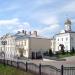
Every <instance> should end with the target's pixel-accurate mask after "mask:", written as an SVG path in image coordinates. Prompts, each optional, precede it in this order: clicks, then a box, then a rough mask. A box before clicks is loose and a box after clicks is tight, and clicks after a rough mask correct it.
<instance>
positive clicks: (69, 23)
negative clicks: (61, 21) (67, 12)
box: [65, 19, 71, 32]
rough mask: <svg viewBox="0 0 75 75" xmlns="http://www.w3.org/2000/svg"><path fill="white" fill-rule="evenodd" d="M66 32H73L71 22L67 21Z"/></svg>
mask: <svg viewBox="0 0 75 75" xmlns="http://www.w3.org/2000/svg"><path fill="white" fill-rule="evenodd" d="M65 32H71V20H70V19H67V20H66V21H65Z"/></svg>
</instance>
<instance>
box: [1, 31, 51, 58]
mask: <svg viewBox="0 0 75 75" xmlns="http://www.w3.org/2000/svg"><path fill="white" fill-rule="evenodd" d="M2 40H6V41H7V44H6V45H5V50H4V46H3V45H2V44H1V41H2ZM20 48H21V49H24V50H23V56H24V57H26V58H32V57H33V58H36V57H37V56H39V55H41V56H42V54H43V53H44V52H46V51H48V50H49V49H50V39H47V38H43V37H40V36H38V35H37V31H34V32H33V33H31V32H29V33H28V34H27V32H26V31H24V30H22V32H20V31H18V32H17V33H16V34H15V35H11V34H6V35H4V36H3V37H1V39H0V52H1V51H4V52H5V56H6V57H7V58H11V57H15V56H17V55H18V56H19V55H20V53H19V49H20Z"/></svg>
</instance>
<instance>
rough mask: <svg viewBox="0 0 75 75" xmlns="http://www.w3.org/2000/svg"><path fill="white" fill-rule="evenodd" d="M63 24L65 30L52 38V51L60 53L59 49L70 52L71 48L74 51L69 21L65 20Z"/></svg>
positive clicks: (74, 37)
mask: <svg viewBox="0 0 75 75" xmlns="http://www.w3.org/2000/svg"><path fill="white" fill-rule="evenodd" d="M64 24H65V29H64V30H63V31H61V32H60V33H59V34H56V35H55V37H54V39H55V44H54V45H53V46H54V47H53V48H55V49H53V48H52V49H53V50H55V51H60V50H61V48H63V49H64V50H65V51H70V50H72V48H74V49H75V32H74V31H72V29H71V25H72V22H71V20H70V19H67V20H66V22H65V23H64ZM54 39H53V40H54Z"/></svg>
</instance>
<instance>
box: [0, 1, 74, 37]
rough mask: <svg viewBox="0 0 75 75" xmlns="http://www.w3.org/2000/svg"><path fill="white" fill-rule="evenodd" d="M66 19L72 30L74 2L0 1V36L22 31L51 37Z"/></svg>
mask: <svg viewBox="0 0 75 75" xmlns="http://www.w3.org/2000/svg"><path fill="white" fill-rule="evenodd" d="M67 18H70V19H71V21H72V29H73V30H74V29H75V0H0V36H2V35H4V34H6V33H9V32H10V33H16V32H17V31H19V30H20V31H21V30H23V29H24V30H27V31H34V30H37V31H38V34H39V35H41V36H45V37H52V36H53V35H55V34H56V33H58V32H59V31H61V30H63V29H64V21H65V20H66V19H67Z"/></svg>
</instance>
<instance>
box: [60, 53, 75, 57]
mask: <svg viewBox="0 0 75 75" xmlns="http://www.w3.org/2000/svg"><path fill="white" fill-rule="evenodd" d="M70 56H75V54H70V53H68V54H59V58H64V57H70Z"/></svg>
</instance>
